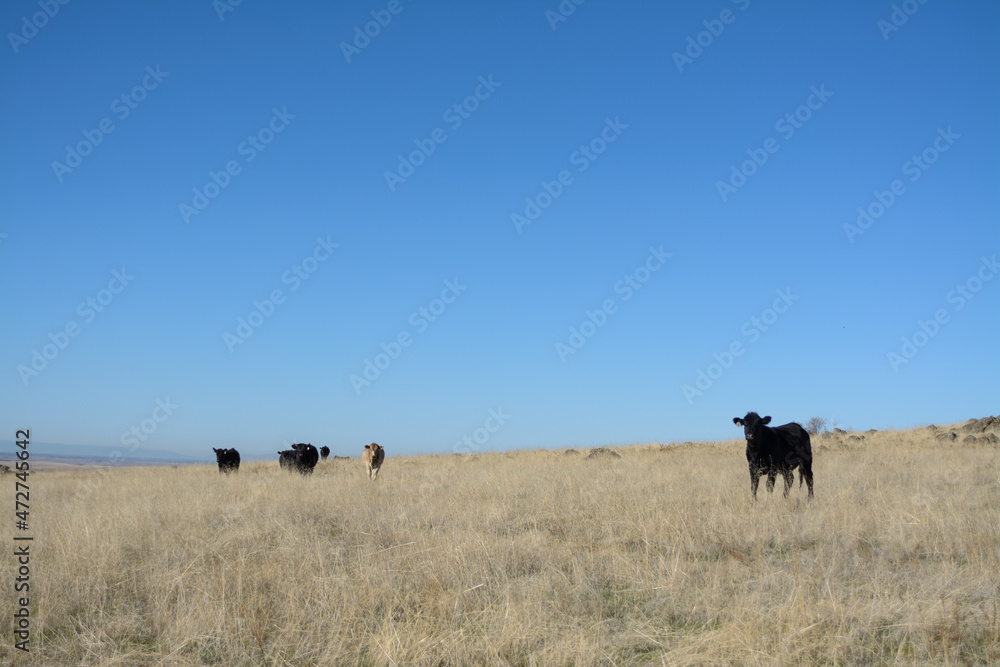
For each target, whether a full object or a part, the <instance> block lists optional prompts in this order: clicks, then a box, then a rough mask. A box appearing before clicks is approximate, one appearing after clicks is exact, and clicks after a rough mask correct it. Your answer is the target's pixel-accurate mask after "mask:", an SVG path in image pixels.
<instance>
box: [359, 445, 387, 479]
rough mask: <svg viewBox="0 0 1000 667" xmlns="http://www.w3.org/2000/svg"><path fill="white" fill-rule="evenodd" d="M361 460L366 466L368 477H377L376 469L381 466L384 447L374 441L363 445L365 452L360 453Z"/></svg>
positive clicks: (383, 458)
mask: <svg viewBox="0 0 1000 667" xmlns="http://www.w3.org/2000/svg"><path fill="white" fill-rule="evenodd" d="M361 460H362V461H364V462H365V467H366V468H368V477H370V478H371V479H372V480H375V479H377V478H378V471H379V469H380V468H381V467H382V461H384V460H385V448H384V447H382V446H380V445H376V444H375V443H374V442H373V443H372V444H370V445H365V452H364V454H362V455H361Z"/></svg>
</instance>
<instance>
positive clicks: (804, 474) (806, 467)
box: [799, 461, 813, 500]
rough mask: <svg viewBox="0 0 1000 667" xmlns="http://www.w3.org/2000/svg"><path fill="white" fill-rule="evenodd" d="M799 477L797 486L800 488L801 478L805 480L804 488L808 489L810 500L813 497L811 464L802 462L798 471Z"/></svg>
mask: <svg viewBox="0 0 1000 667" xmlns="http://www.w3.org/2000/svg"><path fill="white" fill-rule="evenodd" d="M799 475H800V478H799V486H802V478H805V480H806V486H808V487H809V500H812V497H813V469H812V463H811V462H809V463H806V462H805V461H803V462H802V468H801V470H799Z"/></svg>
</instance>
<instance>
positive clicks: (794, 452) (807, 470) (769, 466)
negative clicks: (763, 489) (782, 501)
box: [733, 412, 813, 500]
mask: <svg viewBox="0 0 1000 667" xmlns="http://www.w3.org/2000/svg"><path fill="white" fill-rule="evenodd" d="M733 423H734V424H736V425H737V426H742V427H743V433H744V435H745V436H746V439H747V463H749V464H750V490H751V491H752V492H753V497H754V500H756V499H757V485H758V484H759V483H760V477H761V475H765V474H766V475H767V492H768V493H771V492H772V491H774V480H775V478H776V477H777V475H778V473H779V472H780V473H781V475H782V477H784V478H785V497H786V498H787V497H788V490H789V489H791V488H792V484H793V483H794V482H795V475H794V472H795V469H796V468H798V469H799V486H802V480H803V479H804V480H805V481H806V484H808V485H809V498H810V499H811V498H812V497H813V473H812V446H811V445H810V444H809V434H808V433H806V430H805V429H804V428H802V426H801V425H799V424H796V423H795V422H792V423H790V424H785V425H784V426H777V427H775V428H771V427H769V426H768V424H770V423H771V418H770V417H764V418H761V417H760V416H759V415H758V414H757V413H756V412H748V413H747V415H746V417H743V418H742V419H740V418H739V417H733Z"/></svg>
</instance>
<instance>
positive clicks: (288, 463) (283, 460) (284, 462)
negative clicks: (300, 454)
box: [278, 449, 295, 468]
mask: <svg viewBox="0 0 1000 667" xmlns="http://www.w3.org/2000/svg"><path fill="white" fill-rule="evenodd" d="M293 461H295V452H294V451H292V450H291V449H286V450H285V451H283V452H278V465H279V466H281V467H282V468H291V467H292V464H293Z"/></svg>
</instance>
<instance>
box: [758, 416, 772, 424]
mask: <svg viewBox="0 0 1000 667" xmlns="http://www.w3.org/2000/svg"><path fill="white" fill-rule="evenodd" d="M760 423H761V424H770V423H771V418H770V417H764V418H763V419H761V420H760Z"/></svg>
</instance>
